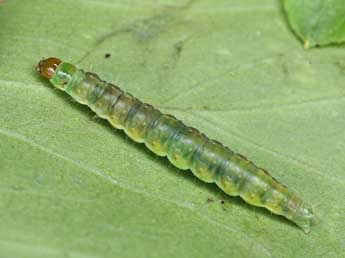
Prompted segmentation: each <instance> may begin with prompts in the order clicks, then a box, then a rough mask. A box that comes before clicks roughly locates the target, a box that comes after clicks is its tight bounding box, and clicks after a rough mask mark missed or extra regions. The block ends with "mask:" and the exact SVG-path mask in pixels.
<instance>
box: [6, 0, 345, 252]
mask: <svg viewBox="0 0 345 258" xmlns="http://www.w3.org/2000/svg"><path fill="white" fill-rule="evenodd" d="M0 24H1V29H0V58H1V62H0V104H1V105H0V172H1V180H0V190H1V193H0V211H1V212H0V229H1V230H0V251H1V255H2V256H3V257H27V258H31V257H32V258H37V257H45V258H47V257H48V258H50V257H82V258H84V257H85V258H91V257H92V258H94V257H124V258H125V257H160V258H161V257H188V258H190V257H217V258H218V257H259V258H260V257H313V258H315V257H341V255H342V254H344V253H345V250H344V249H345V248H344V247H345V233H344V232H345V224H344V219H343V218H344V214H345V191H344V189H345V172H344V168H345V159H344V153H345V140H344V139H345V130H344V128H345V118H344V110H345V83H344V81H345V80H344V77H345V51H344V50H345V49H344V47H340V46H338V47H332V48H327V49H322V50H321V49H312V50H310V51H305V50H304V49H303V48H302V47H301V46H300V44H299V42H298V41H297V40H296V39H295V37H294V35H293V34H292V33H291V32H290V30H289V28H288V25H287V23H286V21H285V16H284V13H283V12H282V9H281V5H280V2H278V1H275V0H263V1H260V3H258V1H256V0H243V1H235V0H219V1H217V3H215V2H214V1H210V0H199V1H191V2H189V3H186V2H185V1H182V0H181V1H180V0H179V1H172V0H171V1H156V0H145V1H143V0H121V1H120V0H119V1H110V0H102V1H93V0H77V1H67V0H59V1H58V0H52V1H44V0H32V1H19V0H13V1H5V2H3V3H1V4H0ZM106 54H111V56H110V57H108V58H106V57H105V55H106ZM49 56H56V57H59V58H61V59H63V60H66V61H69V62H72V63H76V64H78V65H79V66H80V67H82V68H83V69H85V70H88V71H92V72H95V73H97V74H99V76H101V78H103V79H104V80H107V81H111V82H114V83H116V84H118V85H119V86H121V87H122V88H123V89H125V90H127V91H129V92H131V93H132V94H133V95H135V96H137V97H138V98H140V99H141V100H143V101H145V102H148V103H151V104H153V105H155V106H157V107H159V108H161V110H162V111H164V112H167V113H171V114H173V115H175V116H177V117H178V118H180V119H182V120H183V121H184V122H185V123H186V124H188V125H191V126H194V127H196V128H198V129H200V130H201V131H203V132H205V133H206V134H207V135H208V136H210V137H212V138H215V139H217V140H219V141H221V142H223V143H224V144H226V145H227V146H229V147H230V148H231V149H233V150H234V151H236V152H239V153H242V154H244V155H245V156H247V157H248V158H249V159H251V160H253V161H254V162H255V163H257V164H258V165H259V166H262V167H264V168H266V169H267V170H269V171H270V172H271V174H272V175H273V176H274V177H276V178H277V179H278V180H280V181H281V182H282V183H284V184H285V185H287V186H288V187H289V189H291V191H295V192H298V193H299V194H300V195H301V196H302V197H303V198H304V199H305V201H306V202H308V203H311V204H312V205H314V206H315V210H316V212H317V214H318V216H319V217H320V221H321V222H320V224H319V225H317V226H315V227H313V228H312V231H311V233H310V234H309V235H306V234H304V233H303V232H302V231H301V230H300V229H298V228H297V227H296V226H295V225H293V224H292V223H289V222H288V221H286V220H285V219H283V218H280V217H278V216H275V215H272V214H270V213H269V212H266V211H265V210H263V209H260V208H255V207H252V206H249V205H247V204H245V203H244V202H243V201H241V200H240V199H239V198H231V197H227V196H226V195H224V194H223V193H222V192H221V191H220V190H219V189H218V188H217V187H216V186H215V185H212V184H205V183H202V182H200V181H198V179H196V178H195V177H193V175H192V174H191V173H190V172H188V171H186V172H184V171H180V170H178V169H175V168H174V167H172V166H171V165H169V162H168V161H167V160H166V159H164V158H159V157H156V156H155V155H153V154H152V153H150V152H149V151H148V150H147V149H146V148H145V147H144V146H143V145H140V144H134V143H132V142H131V141H130V140H129V139H128V138H127V137H126V136H125V135H124V133H122V132H120V131H116V130H114V129H113V128H111V126H109V125H108V123H107V122H105V121H102V120H100V119H94V115H93V114H92V112H90V111H89V109H88V108H87V107H84V106H81V105H79V104H77V103H75V102H74V101H73V100H71V99H70V98H69V97H68V96H67V95H66V94H64V93H63V92H59V91H57V90H54V89H53V88H52V86H51V85H50V84H49V82H47V81H46V80H44V79H41V78H39V76H38V75H37V73H36V71H35V65H36V64H37V62H38V61H39V60H40V59H41V58H42V57H49Z"/></svg>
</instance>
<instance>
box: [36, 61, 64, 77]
mask: <svg viewBox="0 0 345 258" xmlns="http://www.w3.org/2000/svg"><path fill="white" fill-rule="evenodd" d="M61 62H62V61H61V60H60V59H58V58H56V57H49V58H47V59H43V60H41V61H40V62H39V63H38V64H37V66H36V70H37V72H39V74H40V75H41V76H42V77H44V78H46V79H49V80H50V79H51V78H53V76H54V73H55V70H56V68H57V67H58V66H59V64H61Z"/></svg>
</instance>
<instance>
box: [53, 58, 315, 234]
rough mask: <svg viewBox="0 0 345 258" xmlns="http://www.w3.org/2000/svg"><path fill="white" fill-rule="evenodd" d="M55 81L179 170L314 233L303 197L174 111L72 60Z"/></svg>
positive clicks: (57, 73)
mask: <svg viewBox="0 0 345 258" xmlns="http://www.w3.org/2000/svg"><path fill="white" fill-rule="evenodd" d="M50 81H51V83H52V84H53V85H54V86H55V87H57V88H59V89H61V90H64V91H66V92H67V93H68V94H69V95H70V96H72V97H73V98H74V99H75V100H77V101H78V102H79V103H81V104H85V105H88V106H89V107H90V108H91V109H92V110H93V111H94V112H96V114H97V115H98V116H100V117H102V118H105V119H107V120H108V121H109V122H110V123H111V124H112V126H113V127H115V128H117V129H123V130H124V131H125V132H126V134H127V135H128V136H129V137H130V138H131V139H133V140H134V141H136V142H139V143H145V145H146V146H147V147H148V148H149V149H150V150H151V151H153V152H154V153H155V154H157V155H159V156H167V157H168V159H169V161H170V162H171V163H172V164H173V165H174V166H176V167H177V168H179V169H183V170H187V169H190V170H191V171H192V172H193V174H194V175H195V176H197V177H198V178H199V179H200V180H202V181H204V182H207V183H216V184H217V185H218V187H219V188H221V189H222V190H223V191H224V192H225V193H227V194H228V195H231V196H240V197H241V198H242V199H244V200H245V201H246V202H247V203H249V204H251V205H255V206H259V207H265V208H266V209H268V210H270V211H271V212H272V213H275V214H278V215H282V216H284V217H286V218H287V219H289V220H291V221H293V222H294V223H296V224H297V225H298V226H299V227H300V228H302V229H303V230H304V231H305V232H306V233H308V232H309V231H310V226H311V222H312V220H313V217H314V214H313V212H312V210H311V208H310V207H309V206H307V205H306V204H305V203H304V202H303V201H302V199H301V198H299V197H298V196H296V195H295V194H292V193H291V192H289V191H288V189H287V188H286V187H285V186H284V185H282V184H280V183H279V182H278V181H277V180H275V179H274V178H273V177H272V176H271V175H270V174H269V173H268V172H266V171H265V170H264V169H262V168H259V167H257V166H255V165H254V164H253V163H252V162H250V161H248V160H247V159H246V158H244V157H243V156H241V155H239V154H237V153H234V152H233V151H231V150H230V149H229V148H227V147H225V146H223V145H222V144H221V143H219V142H217V141H215V140H212V139H209V138H208V137H206V136H205V135H204V134H203V133H200V132H199V131H198V130H196V129H194V128H191V127H188V126H186V125H185V124H184V123H182V122H181V121H180V120H177V119H176V118H175V117H173V116H171V115H166V114H163V113H161V112H160V111H159V110H157V109H155V108H154V107H152V106H151V105H148V104H145V103H143V102H141V101H140V100H138V99H136V98H135V97H133V96H132V95H130V94H128V93H126V92H124V91H122V90H121V89H120V88H118V87H117V86H115V85H113V84H111V83H107V82H104V81H102V80H101V79H100V78H99V77H98V76H97V75H95V74H93V73H88V72H84V71H83V70H80V69H77V68H76V67H75V66H74V65H72V64H69V63H61V64H60V65H59V66H58V68H57V69H56V71H55V74H54V76H53V78H52V79H51V80H50Z"/></svg>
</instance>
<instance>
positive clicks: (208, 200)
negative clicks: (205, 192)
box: [206, 197, 214, 203]
mask: <svg viewBox="0 0 345 258" xmlns="http://www.w3.org/2000/svg"><path fill="white" fill-rule="evenodd" d="M206 202H208V203H210V202H214V200H213V198H211V197H208V198H207V200H206Z"/></svg>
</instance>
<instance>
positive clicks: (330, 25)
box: [283, 0, 345, 48]
mask: <svg viewBox="0 0 345 258" xmlns="http://www.w3.org/2000/svg"><path fill="white" fill-rule="evenodd" d="M283 1H284V4H285V9H286V12H287V15H288V18H289V22H290V25H291V27H292V29H293V30H294V31H295V33H296V34H297V36H298V37H300V38H301V39H302V41H303V43H304V47H305V48H310V47H315V46H324V45H329V44H337V43H343V42H344V41H345V3H344V0H328V1H325V0H305V1H301V0H283Z"/></svg>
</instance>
